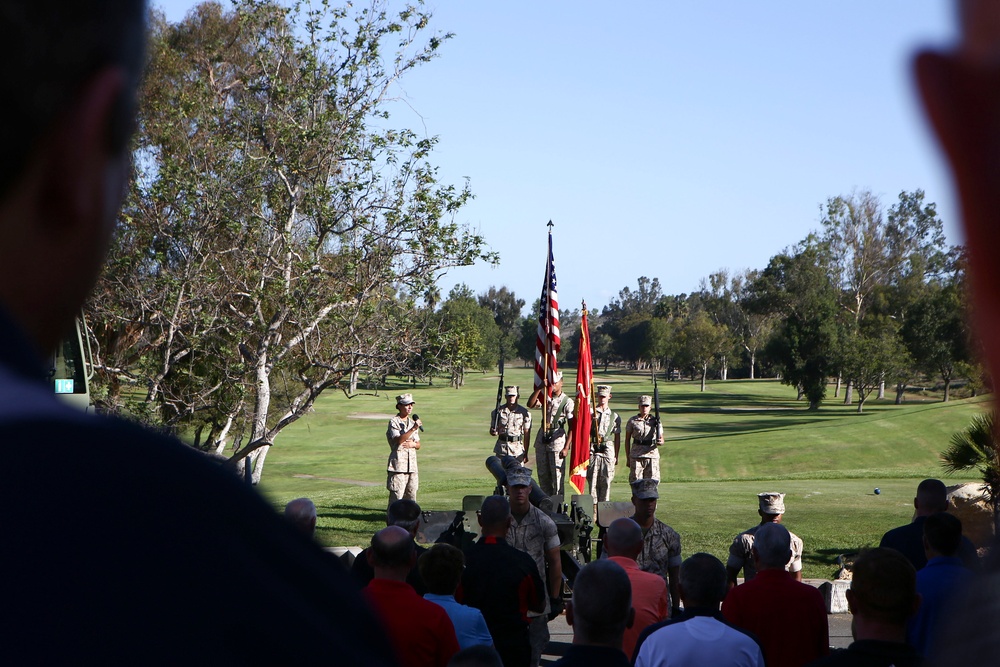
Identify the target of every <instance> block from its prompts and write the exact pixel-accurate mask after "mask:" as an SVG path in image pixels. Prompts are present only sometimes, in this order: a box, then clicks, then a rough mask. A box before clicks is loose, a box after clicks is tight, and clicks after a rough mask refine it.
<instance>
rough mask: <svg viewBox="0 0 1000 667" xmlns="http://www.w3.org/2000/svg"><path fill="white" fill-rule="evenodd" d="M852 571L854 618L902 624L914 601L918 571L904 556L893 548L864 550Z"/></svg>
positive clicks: (908, 615) (907, 616)
mask: <svg viewBox="0 0 1000 667" xmlns="http://www.w3.org/2000/svg"><path fill="white" fill-rule="evenodd" d="M851 570H852V575H853V578H852V581H851V593H852V597H853V598H854V613H855V615H858V614H860V615H863V616H866V617H868V618H871V619H874V620H878V621H882V622H884V623H891V624H893V625H905V624H906V621H907V619H908V618H909V617H910V615H911V614H912V613H913V606H914V603H915V602H916V599H917V571H916V570H915V569H913V564H912V563H910V561H909V560H908V559H907V558H906V556H904V555H903V554H901V553H899V552H898V551H896V550H895V549H886V548H878V549H867V550H865V551H862V552H861V555H859V556H858V557H857V559H856V560H855V561H854V565H853V566H852V568H851Z"/></svg>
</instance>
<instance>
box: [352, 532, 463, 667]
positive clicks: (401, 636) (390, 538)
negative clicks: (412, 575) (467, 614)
mask: <svg viewBox="0 0 1000 667" xmlns="http://www.w3.org/2000/svg"><path fill="white" fill-rule="evenodd" d="M368 558H369V560H370V561H371V565H372V567H373V568H374V569H375V578H374V579H372V580H371V582H369V584H368V585H367V586H366V587H365V589H364V591H363V592H364V595H365V597H366V598H367V599H368V602H369V604H371V606H372V608H373V609H374V610H375V612H376V613H377V614H378V615H379V617H380V618H381V619H382V623H383V624H384V625H385V629H386V630H387V631H388V635H389V640H390V642H391V643H392V645H393V648H395V650H396V657H397V658H398V660H399V664H400V665H402V667H445V666H446V665H447V664H448V661H449V660H450V659H451V656H453V655H455V654H456V653H458V639H456V638H455V628H454V626H453V625H452V623H451V619H449V618H448V614H447V613H446V612H445V610H444V609H442V608H441V607H440V606H438V605H436V604H434V603H433V602H430V601H428V600H425V599H423V598H422V597H420V596H419V595H417V592H416V591H415V590H413V587H412V586H410V585H409V584H408V583H406V575H407V574H409V572H410V570H411V569H412V568H413V565H414V563H415V562H416V559H417V553H416V549H415V545H414V543H413V538H412V537H411V536H410V534H409V533H408V532H406V531H405V530H404V529H403V528H400V527H399V526H389V527H388V528H383V529H382V530H380V531H379V532H377V533H375V536H374V537H373V538H372V546H371V549H370V550H369V551H368Z"/></svg>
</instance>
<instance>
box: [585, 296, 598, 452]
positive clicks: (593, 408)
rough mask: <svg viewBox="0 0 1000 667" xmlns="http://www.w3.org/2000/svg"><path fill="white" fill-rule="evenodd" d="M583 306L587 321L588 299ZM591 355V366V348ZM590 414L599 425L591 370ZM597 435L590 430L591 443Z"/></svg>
mask: <svg viewBox="0 0 1000 667" xmlns="http://www.w3.org/2000/svg"><path fill="white" fill-rule="evenodd" d="M581 304H582V305H583V319H584V320H586V319H587V301H586V299H584V300H582V301H581ZM587 328H588V330H589V329H590V325H589V324H588V326H587ZM590 353H591V355H592V356H591V364H593V354H594V350H593V348H591V350H590ZM591 369H593V365H591ZM590 412H591V414H592V415H594V422H593V423H594V424H597V423H598V421H597V394H595V393H594V372H593V370H591V372H590ZM595 435H596V434H595V429H594V428H591V429H590V442H594V441H595V440H596V439H597V438H596V437H595Z"/></svg>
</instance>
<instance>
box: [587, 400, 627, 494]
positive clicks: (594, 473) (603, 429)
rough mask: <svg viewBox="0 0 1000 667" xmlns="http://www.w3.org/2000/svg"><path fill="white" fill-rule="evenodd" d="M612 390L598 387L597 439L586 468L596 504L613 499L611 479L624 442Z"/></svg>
mask: <svg viewBox="0 0 1000 667" xmlns="http://www.w3.org/2000/svg"><path fill="white" fill-rule="evenodd" d="M610 401H611V387H610V386H609V385H606V384H599V385H597V407H596V408H594V421H593V430H594V439H593V442H592V444H591V445H590V464H589V465H588V466H587V482H588V483H589V485H590V495H592V496H594V500H596V501H597V502H606V501H608V500H611V480H613V479H614V478H615V464H616V463H617V462H618V453H619V450H620V449H621V442H622V436H621V432H622V418H621V417H619V416H618V413H616V412H612V410H611V407H610V406H609V405H608V403H609V402H610Z"/></svg>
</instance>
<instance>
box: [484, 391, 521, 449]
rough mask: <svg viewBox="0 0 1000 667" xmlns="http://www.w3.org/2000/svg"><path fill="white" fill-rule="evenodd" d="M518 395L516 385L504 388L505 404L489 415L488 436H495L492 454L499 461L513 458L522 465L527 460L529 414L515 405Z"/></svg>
mask: <svg viewBox="0 0 1000 667" xmlns="http://www.w3.org/2000/svg"><path fill="white" fill-rule="evenodd" d="M518 393H519V392H518V387H517V385H510V386H507V387H504V395H505V396H506V398H507V403H506V405H502V406H500V408H499V409H498V410H494V411H493V412H492V413H491V414H490V435H495V436H497V442H496V445H494V446H493V453H494V454H496V455H497V456H499V457H500V458H501V459H502V458H503V457H504V456H513V457H514V458H516V459H517V460H518V462H520V463H524V462H527V460H528V451H527V449H526V444H527V443H528V442H529V441H530V438H531V413H530V412H528V410H527V408H525V407H524V406H522V405H518V404H517V397H518Z"/></svg>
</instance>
